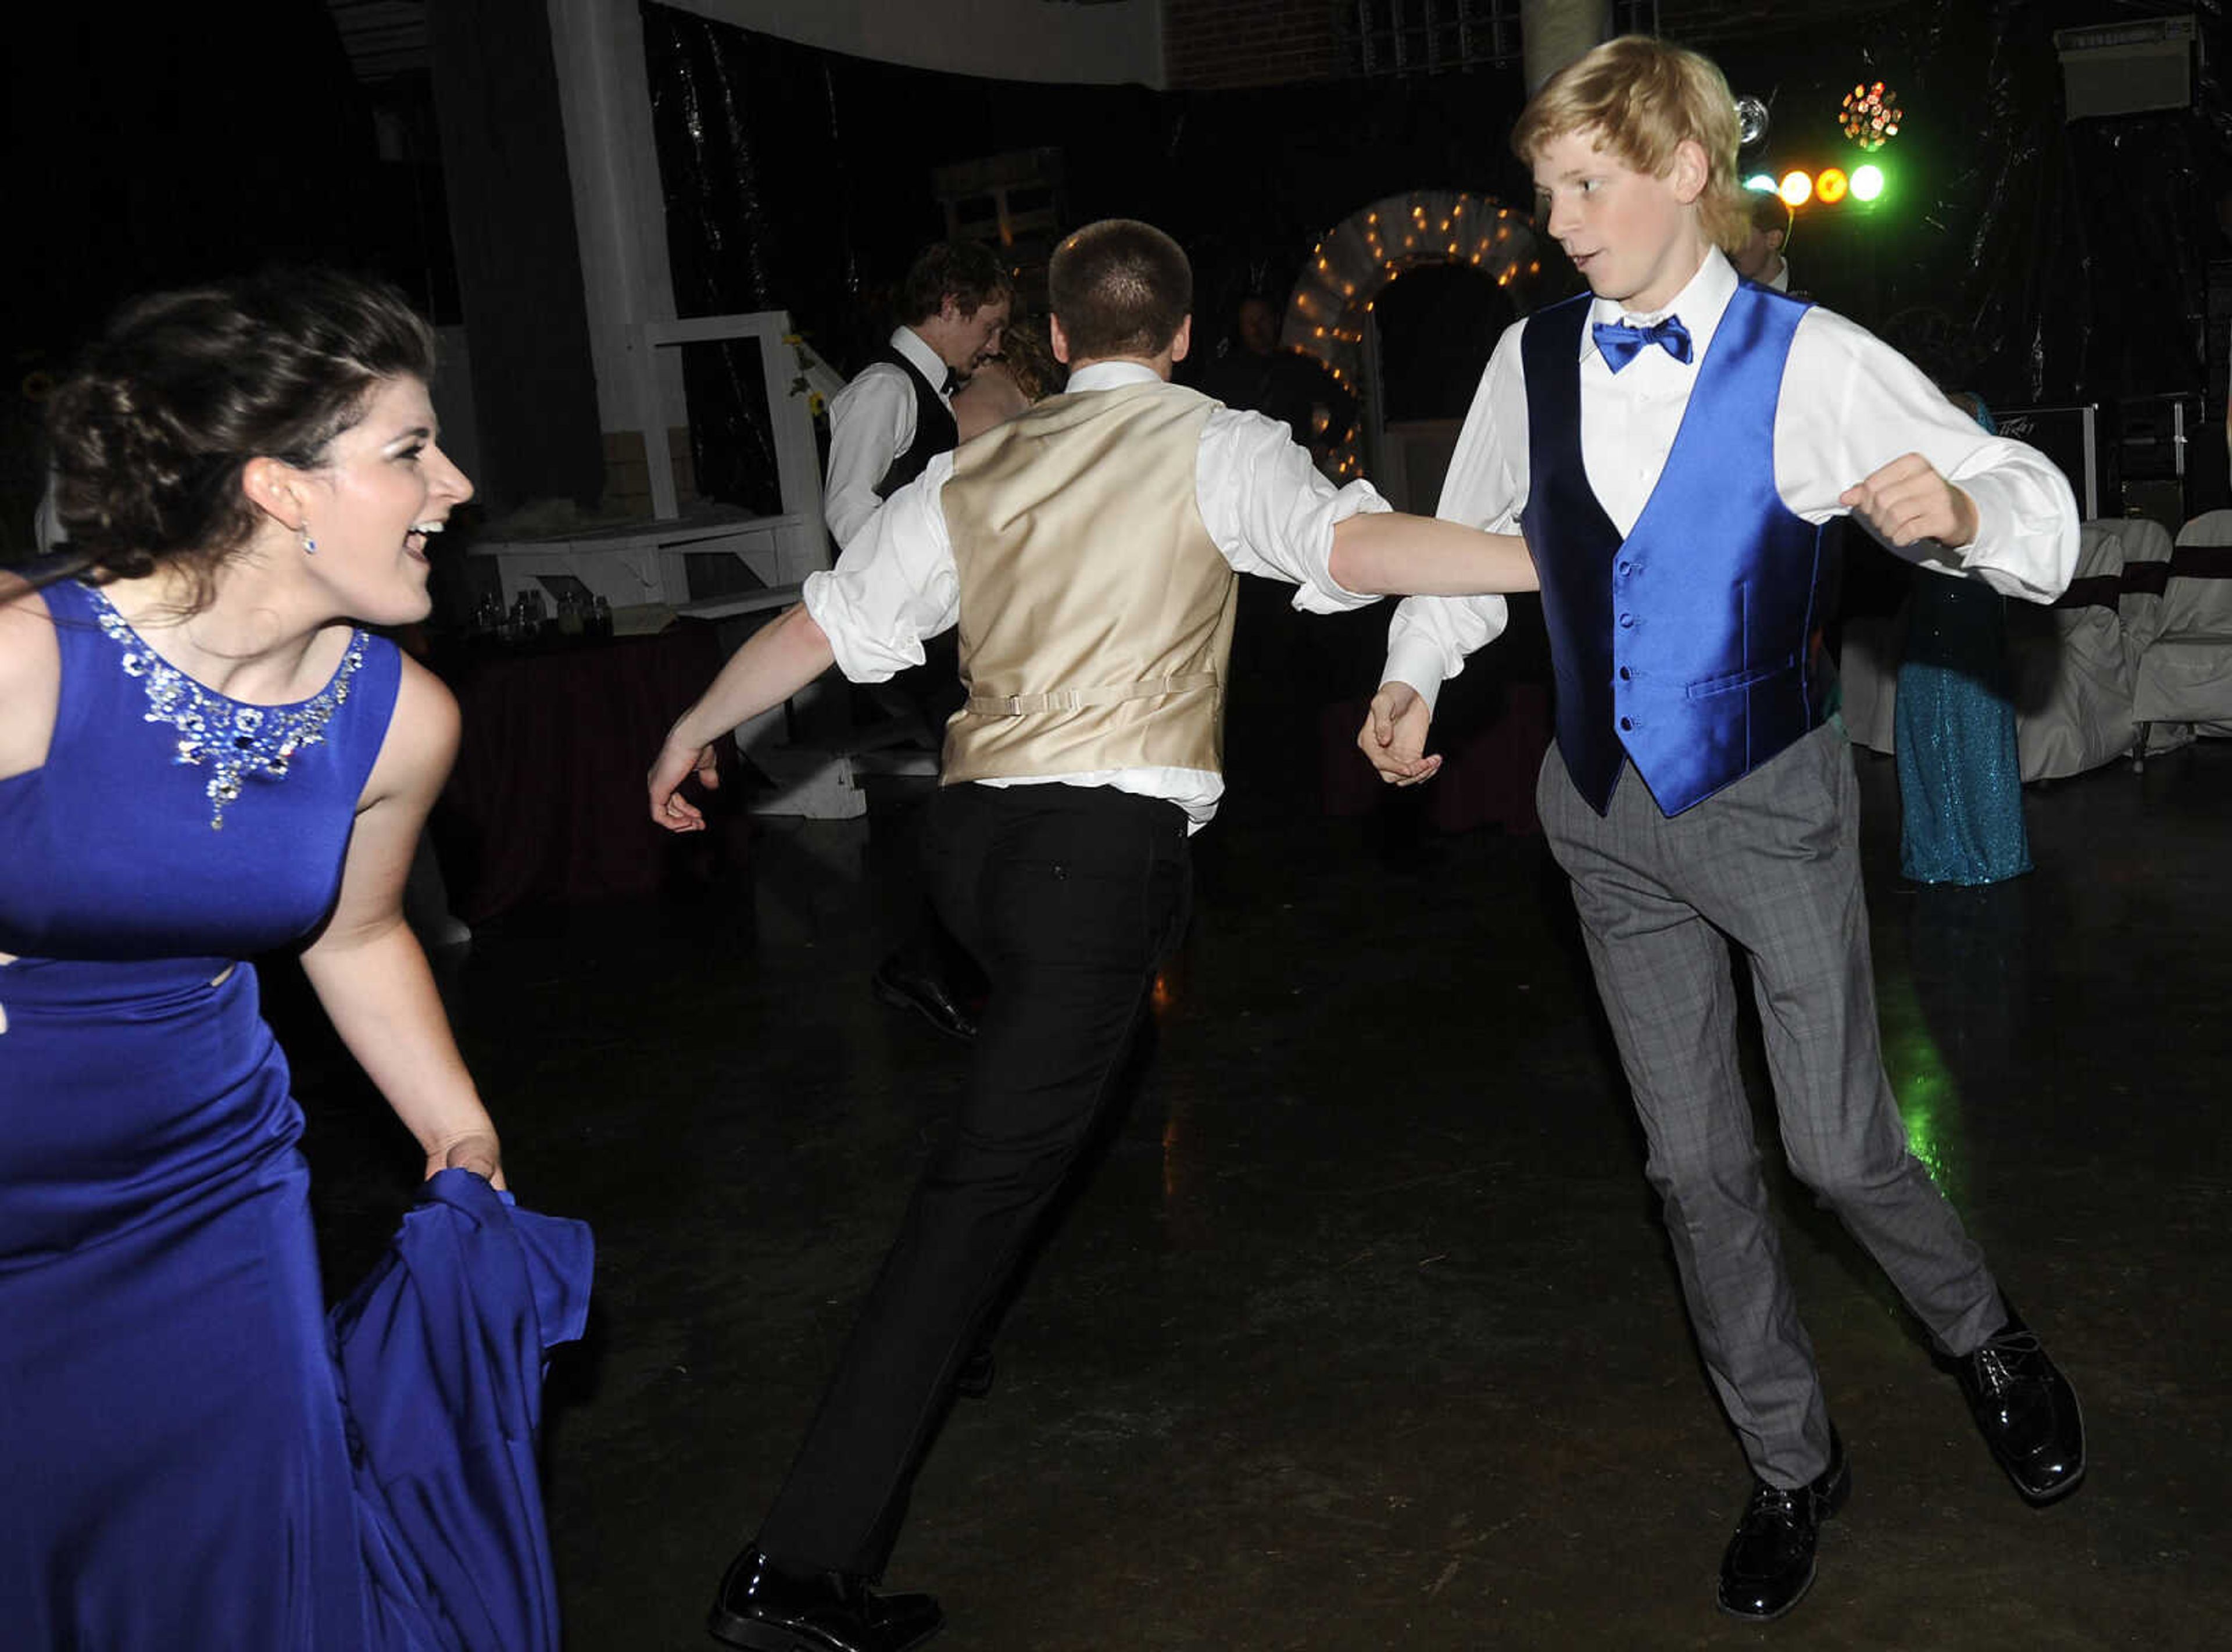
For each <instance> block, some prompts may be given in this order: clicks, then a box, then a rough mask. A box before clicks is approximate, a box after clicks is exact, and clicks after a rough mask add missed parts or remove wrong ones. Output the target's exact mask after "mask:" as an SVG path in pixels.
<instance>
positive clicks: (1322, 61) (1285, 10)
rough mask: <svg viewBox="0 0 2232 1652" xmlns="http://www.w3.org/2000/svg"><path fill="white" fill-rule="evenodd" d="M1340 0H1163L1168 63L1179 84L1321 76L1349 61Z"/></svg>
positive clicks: (1210, 86) (1199, 87)
mask: <svg viewBox="0 0 2232 1652" xmlns="http://www.w3.org/2000/svg"><path fill="white" fill-rule="evenodd" d="M1352 10H1353V8H1352V7H1350V6H1348V5H1345V4H1343V3H1342V0H1164V3H1163V64H1164V72H1165V74H1166V75H1168V76H1169V84H1170V85H1171V87H1175V88H1177V89H1178V90H1181V91H1209V90H1215V89H1218V88H1222V87H1237V86H1281V85H1285V84H1287V83H1288V82H1289V81H1320V80H1325V79H1327V78H1328V77H1330V76H1333V75H1340V74H1342V73H1344V72H1345V71H1346V55H1345V52H1344V49H1343V47H1342V43H1341V32H1340V31H1341V28H1342V24H1343V21H1344V19H1345V18H1346V16H1348V15H1349V14H1350V13H1351V11H1352Z"/></svg>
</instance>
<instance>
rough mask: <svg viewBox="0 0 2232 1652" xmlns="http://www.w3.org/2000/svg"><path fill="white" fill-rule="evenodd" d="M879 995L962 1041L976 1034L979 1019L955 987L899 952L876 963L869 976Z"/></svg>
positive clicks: (952, 1037) (869, 980)
mask: <svg viewBox="0 0 2232 1652" xmlns="http://www.w3.org/2000/svg"><path fill="white" fill-rule="evenodd" d="M868 984H869V985H870V986H871V987H873V988H874V989H875V994H876V996H877V997H879V998H880V999H882V1000H883V1001H885V1002H886V1004H890V1005H892V1006H894V1007H897V1008H899V1009H911V1010H912V1011H914V1012H915V1014H918V1015H919V1016H921V1017H922V1018H923V1020H926V1021H928V1022H929V1023H930V1024H931V1026H932V1027H936V1028H937V1029H938V1031H939V1032H941V1033H944V1034H945V1036H946V1037H948V1038H951V1039H959V1040H961V1041H962V1042H963V1043H964V1044H967V1043H971V1042H973V1041H974V1040H975V1039H976V1016H975V1014H972V1013H971V1011H970V1007H969V1006H968V1005H967V1004H966V1003H965V1002H964V1001H963V999H962V998H961V996H960V994H957V993H956V992H955V991H954V989H953V988H952V986H951V984H950V983H948V982H946V981H941V980H940V979H938V976H937V975H934V974H932V973H931V972H930V971H928V970H925V969H918V968H916V967H915V966H914V965H913V964H912V963H911V962H908V961H907V960H906V959H905V957H903V956H901V954H899V953H897V952H895V953H893V954H892V956H890V957H888V958H886V959H885V960H884V961H883V962H881V963H879V964H878V965H877V966H876V973H875V974H874V975H871V976H870V977H869V978H868Z"/></svg>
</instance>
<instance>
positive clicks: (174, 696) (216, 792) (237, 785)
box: [87, 586, 366, 832]
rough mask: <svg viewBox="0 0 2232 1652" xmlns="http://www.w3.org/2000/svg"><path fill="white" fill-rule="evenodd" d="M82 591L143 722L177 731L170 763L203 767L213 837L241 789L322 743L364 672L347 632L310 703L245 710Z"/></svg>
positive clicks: (281, 772)
mask: <svg viewBox="0 0 2232 1652" xmlns="http://www.w3.org/2000/svg"><path fill="white" fill-rule="evenodd" d="M87 589H88V591H90V592H91V593H92V595H93V608H94V619H95V620H96V621H97V622H98V623H99V624H100V626H101V630H102V631H103V632H106V633H107V636H108V637H109V638H110V640H111V641H113V642H114V643H115V644H116V645H118V646H119V647H120V649H121V650H122V651H123V652H122V656H121V658H120V661H119V663H120V664H121V665H122V666H123V668H124V674H125V676H127V677H134V678H137V679H138V680H139V683H140V684H141V686H142V687H144V688H145V689H146V691H147V710H146V715H145V721H146V722H167V723H169V724H170V725H171V726H172V728H173V729H177V730H178V746H177V755H176V756H175V757H174V758H173V759H172V761H175V762H180V763H188V764H192V765H194V766H195V767H200V766H202V765H204V764H206V765H207V766H208V768H209V771H210V778H209V785H208V787H206V788H205V789H206V791H207V793H208V796H209V800H210V829H211V831H213V832H221V831H223V830H224V811H225V806H226V805H228V804H230V803H232V802H234V801H236V800H238V798H239V796H240V794H241V789H242V783H243V781H246V780H249V779H251V778H252V779H256V780H271V781H279V780H284V779H286V778H287V772H288V770H289V768H290V767H291V765H292V764H293V762H294V760H295V754H296V753H297V752H299V751H301V750H302V749H303V748H306V747H309V746H315V745H317V744H318V743H319V742H321V741H322V740H324V739H325V737H326V725H327V724H328V722H332V721H333V719H334V713H335V712H337V711H339V710H340V709H341V707H342V706H343V705H344V704H346V703H347V700H348V697H349V679H350V678H352V677H354V676H355V675H356V672H357V668H358V667H359V666H360V665H362V664H364V651H365V640H366V639H365V634H364V632H361V631H352V632H350V633H349V645H348V651H347V653H345V654H343V655H342V656H341V664H340V665H339V666H338V667H336V668H335V669H334V674H333V676H332V677H329V678H328V679H327V681H326V686H325V687H324V688H322V689H321V690H319V691H318V692H317V693H316V694H315V696H312V697H311V698H309V699H308V700H304V701H302V702H300V703H296V704H294V705H285V706H264V705H250V704H248V703H245V702H243V701H240V700H235V699H232V698H230V696H226V695H223V694H219V693H217V691H216V690H214V689H205V688H204V687H203V686H202V685H201V684H200V683H197V682H195V681H194V679H193V678H191V677H188V676H187V675H186V674H185V672H184V671H180V670H179V669H178V667H177V666H175V665H173V664H171V663H170V662H169V661H168V660H165V659H164V658H162V657H161V656H160V655H159V654H158V653H156V652H155V651H154V650H153V649H152V648H150V647H149V646H148V645H147V643H146V638H142V637H141V636H140V635H139V632H136V631H134V630H133V629H132V627H131V625H129V624H128V623H127V622H126V620H125V618H124V616H123V615H122V614H120V613H119V612H116V606H115V605H114V603H112V602H110V601H109V599H108V598H107V595H106V594H105V593H103V592H102V591H101V589H100V587H98V586H88V587H87Z"/></svg>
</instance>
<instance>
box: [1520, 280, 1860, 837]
mask: <svg viewBox="0 0 2232 1652" xmlns="http://www.w3.org/2000/svg"><path fill="white" fill-rule="evenodd" d="M1806 310H1807V305H1806V304H1805V303H1804V302H1803V301H1800V300H1795V299H1790V298H1786V297H1784V296H1783V295H1781V294H1780V293H1776V292H1774V291H1771V290H1769V289H1768V288H1763V287H1758V286H1755V285H1753V284H1752V283H1750V282H1743V283H1741V284H1739V285H1738V287H1737V288H1736V295H1735V296H1734V297H1732V298H1730V299H1729V308H1728V311H1727V313H1726V314H1724V315H1723V316H1722V318H1721V323H1720V326H1719V327H1716V329H1714V333H1713V337H1712V341H1711V343H1710V345H1709V346H1708V347H1707V349H1706V351H1705V353H1704V356H1703V359H1702V360H1700V361H1699V363H1698V365H1697V382H1696V384H1695V385H1694V386H1693V387H1692V389H1691V391H1690V405H1689V407H1688V409H1687V411H1685V412H1684V415H1683V418H1682V426H1681V429H1680V431H1679V432H1678V433H1677V435H1676V437H1675V438H1674V446H1673V449H1672V450H1671V452H1670V453H1669V454H1668V455H1667V457H1666V468H1665V470H1664V472H1663V473H1662V474H1661V475H1660V476H1659V478H1658V486H1657V487H1656V488H1655V489H1653V490H1652V492H1651V498H1650V501H1649V502H1647V503H1646V504H1645V507H1644V509H1643V514H1642V515H1640V516H1639V517H1638V518H1637V519H1636V523H1635V527H1634V529H1633V531H1632V532H1631V533H1630V534H1628V535H1627V537H1626V538H1625V540H1622V539H1621V537H1620V534H1619V529H1618V528H1615V527H1614V526H1613V525H1612V519H1611V518H1610V517H1609V516H1607V515H1605V510H1604V507H1603V506H1602V505H1600V504H1599V503H1598V502H1597V497H1596V495H1595V494H1594V492H1593V491H1592V490H1591V489H1590V487H1589V482H1588V476H1587V473H1586V470H1584V469H1583V467H1582V464H1581V401H1580V371H1579V368H1578V366H1577V364H1578V363H1579V361H1580V350H1581V329H1582V327H1586V325H1587V324H1588V319H1589V298H1588V295H1586V294H1584V295H1581V296H1580V297H1579V298H1576V299H1573V300H1571V301H1568V302H1567V303H1563V304H1560V305H1558V306H1556V307H1554V308H1551V309H1548V310H1545V311H1544V312H1542V313H1541V314H1539V315H1536V316H1534V317H1532V318H1531V319H1530V320H1528V322H1527V323H1526V328H1527V330H1526V332H1525V333H1524V334H1522V335H1521V339H1520V351H1521V357H1522V361H1523V362H1524V364H1525V367H1526V374H1527V420H1528V447H1529V450H1530V453H1529V461H1528V469H1529V475H1528V492H1527V509H1526V510H1525V511H1524V512H1523V513H1522V515H1521V517H1520V523H1521V526H1522V528H1523V530H1524V531H1525V533H1526V535H1527V543H1528V548H1529V549H1530V550H1531V551H1532V552H1533V553H1534V557H1535V567H1536V568H1537V569H1538V570H1539V571H1540V573H1541V579H1542V609H1543V614H1544V618H1545V619H1546V620H1547V623H1548V625H1549V631H1550V657H1551V662H1552V665H1553V668H1554V672H1555V676H1556V679H1557V730H1558V750H1559V752H1560V755H1562V756H1563V757H1564V759H1565V763H1566V770H1567V773H1568V774H1571V775H1572V776H1573V785H1574V787H1576V788H1577V789H1578V790H1579V791H1580V794H1581V795H1582V796H1583V797H1584V798H1586V799H1587V800H1588V802H1589V805H1590V807H1593V808H1594V809H1595V810H1596V811H1597V813H1599V814H1601V813H1604V812H1605V810H1606V807H1607V806H1608V805H1609V804H1610V803H1611V801H1612V787H1614V786H1615V785H1616V784H1618V782H1619V772H1620V767H1621V763H1622V761H1623V759H1626V760H1629V761H1633V763H1634V764H1635V768H1636V772H1637V773H1638V774H1640V775H1642V776H1643V781H1644V784H1645V786H1647V787H1650V788H1651V797H1652V798H1653V799H1654V800H1656V801H1657V802H1658V807H1659V808H1660V810H1661V811H1663V812H1664V813H1666V814H1669V815H1673V814H1679V813H1681V812H1682V811H1683V810H1684V809H1686V808H1689V807H1690V806H1691V805H1693V804H1696V803H1698V802H1701V801H1703V800H1704V799H1706V798H1708V797H1710V796H1711V795H1712V794H1714V793H1715V792H1717V791H1719V790H1720V789H1721V787H1724V786H1727V785H1729V783H1730V782H1732V781H1737V780H1741V779H1742V777H1743V776H1744V775H1746V774H1749V773H1750V772H1751V771H1752V770H1753V769H1755V768H1758V767H1759V766H1760V765H1761V764H1762V763H1764V762H1766V761H1768V759H1769V758H1771V757H1773V756H1775V755H1776V754H1777V753H1779V752H1781V750H1782V749H1783V748H1786V747H1788V745H1790V744H1791V743H1792V742H1794V741H1796V740H1798V739H1799V738H1800V737H1801V736H1802V735H1807V734H1808V733H1810V732H1812V730H1813V729H1815V728H1816V727H1818V726H1819V725H1820V722H1821V720H1822V717H1823V716H1824V715H1825V711H1826V691H1827V688H1828V683H1827V681H1826V677H1827V672H1826V666H1820V667H1818V668H1817V664H1816V662H1815V661H1814V658H1813V647H1812V639H1813V637H1814V632H1815V629H1816V628H1817V627H1818V626H1819V625H1820V622H1821V614H1820V606H1821V601H1822V599H1823V596H1824V593H1826V591H1827V590H1828V589H1829V588H1831V586H1833V580H1834V576H1835V569H1834V567H1832V566H1830V563H1831V560H1832V558H1833V555H1834V550H1833V545H1834V538H1833V535H1829V534H1825V532H1824V531H1823V529H1822V528H1818V527H1816V526H1815V525H1814V524H1813V523H1811V522H1807V521H1806V520H1804V519H1803V518H1802V517H1800V516H1797V515H1794V514H1792V512H1791V511H1790V510H1789V509H1788V507H1786V506H1785V505H1784V504H1783V502H1782V501H1781V498H1780V497H1779V496H1777V495H1776V493H1775V404H1776V402H1777V401H1778V400H1779V399H1780V398H1781V390H1782V368H1783V363H1784V362H1785V360H1788V356H1789V354H1790V340H1791V335H1792V334H1794V332H1795V331H1796V329H1797V327H1798V321H1799V318H1800V317H1801V315H1803V314H1805V313H1806Z"/></svg>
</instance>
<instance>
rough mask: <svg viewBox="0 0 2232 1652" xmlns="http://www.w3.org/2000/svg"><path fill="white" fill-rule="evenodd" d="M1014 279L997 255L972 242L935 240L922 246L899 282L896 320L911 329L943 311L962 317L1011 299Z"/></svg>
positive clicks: (979, 243)
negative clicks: (947, 307) (953, 311)
mask: <svg viewBox="0 0 2232 1652" xmlns="http://www.w3.org/2000/svg"><path fill="white" fill-rule="evenodd" d="M1014 297H1015V277H1014V276H1013V275H1009V273H1008V267H1007V265H1005V264H1003V263H1002V262H1000V257H999V255H998V254H997V253H996V252H994V251H993V250H992V249H990V248H989V247H988V246H985V245H984V244H983V243H981V242H976V241H939V242H934V243H931V245H930V246H927V247H925V248H924V249H922V252H921V254H920V255H919V256H918V257H917V258H916V259H915V261H914V263H913V264H912V266H911V267H910V268H909V269H908V270H907V273H906V278H905V280H904V281H902V282H900V283H899V320H900V321H905V322H906V323H907V324H908V325H909V326H912V325H913V324H914V323H915V322H917V321H928V320H930V318H931V316H933V315H935V314H938V311H940V310H942V309H944V308H945V301H946V300H947V299H948V298H951V300H952V301H953V308H955V309H957V310H959V311H960V312H961V314H963V315H964V316H970V315H974V314H976V312H977V311H978V310H980V309H982V308H983V307H984V306H985V305H987V304H991V303H996V302H997V301H999V300H1001V299H1003V298H1004V299H1009V300H1013V299H1014Z"/></svg>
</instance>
